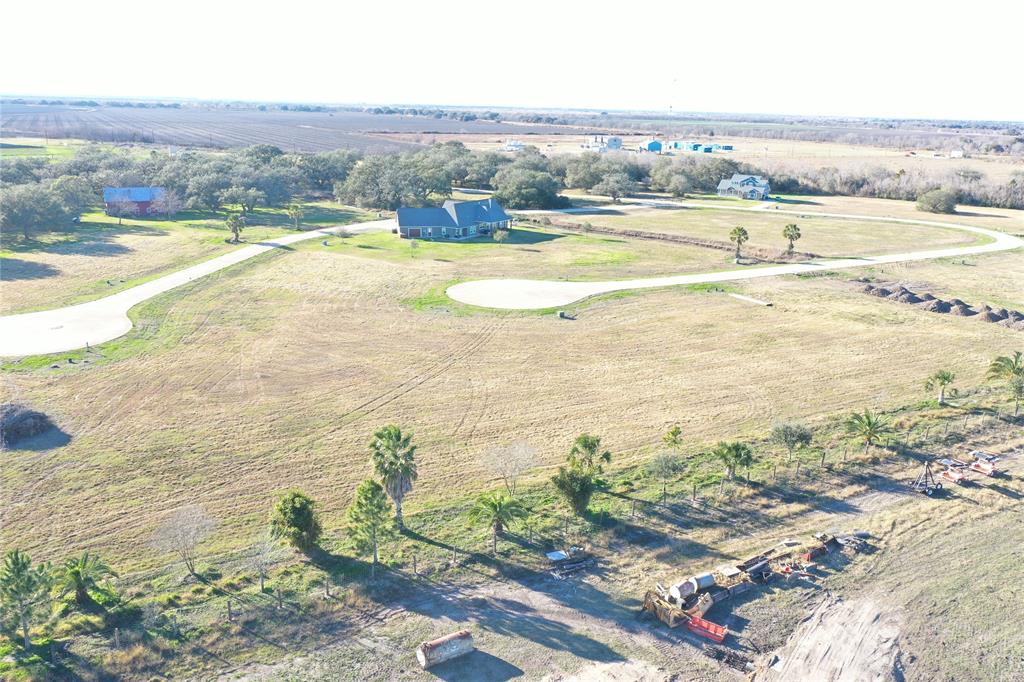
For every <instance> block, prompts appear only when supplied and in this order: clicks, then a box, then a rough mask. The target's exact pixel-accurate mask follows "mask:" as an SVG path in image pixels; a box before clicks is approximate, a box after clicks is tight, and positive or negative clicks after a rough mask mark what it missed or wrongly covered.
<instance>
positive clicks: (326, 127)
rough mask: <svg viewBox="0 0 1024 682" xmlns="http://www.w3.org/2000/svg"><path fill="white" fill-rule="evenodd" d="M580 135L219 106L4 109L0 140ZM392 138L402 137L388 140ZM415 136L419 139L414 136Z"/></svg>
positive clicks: (341, 144) (242, 142)
mask: <svg viewBox="0 0 1024 682" xmlns="http://www.w3.org/2000/svg"><path fill="white" fill-rule="evenodd" d="M563 131H566V132H575V133H582V132H584V131H583V130H582V129H580V128H562V127H558V126H550V125H530V124H516V123H507V122H494V121H483V120H476V121H456V120H452V119H443V118H442V119H435V118H430V117H427V116H400V115H391V114H379V115H378V114H370V113H364V112H360V111H340V110H339V111H323V112H305V111H278V110H273V111H259V110H257V109H252V108H246V109H231V108H227V107H217V108H215V107H202V106H195V107H182V108H180V109H175V108H148V107H147V108H133V107H110V106H101V107H72V106H57V105H34V104H5V105H4V109H3V116H2V119H0V134H2V135H3V136H4V137H14V136H30V137H46V138H77V139H83V140H94V141H99V142H115V143H116V142H132V143H151V144H171V145H180V146H196V147H214V148H224V149H226V148H232V147H247V146H249V145H254V144H272V145H275V146H277V147H280V148H281V149H283V150H285V151H289V152H292V151H294V152H315V151H325V150H330V149H340V148H350V149H359V150H362V151H364V152H389V151H402V150H408V149H416V148H418V147H420V146H421V144H429V142H430V136H431V135H432V134H437V133H448V134H471V133H476V134H495V135H508V136H511V135H527V134H556V133H559V132H563ZM394 133H404V134H406V137H405V139H402V140H393V139H388V137H387V135H389V134H394ZM421 135H422V136H423V138H422V139H421V137H420V136H421Z"/></svg>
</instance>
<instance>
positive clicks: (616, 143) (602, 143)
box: [583, 135, 622, 152]
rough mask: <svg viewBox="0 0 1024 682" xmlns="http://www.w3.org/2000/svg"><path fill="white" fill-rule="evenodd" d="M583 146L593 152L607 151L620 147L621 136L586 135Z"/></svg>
mask: <svg viewBox="0 0 1024 682" xmlns="http://www.w3.org/2000/svg"><path fill="white" fill-rule="evenodd" d="M583 148H584V149H589V150H590V151H594V152H609V151H617V150H619V149H622V138H621V137H619V136H618V135H610V136H607V137H606V136H604V135H588V136H587V139H586V140H584V142H583Z"/></svg>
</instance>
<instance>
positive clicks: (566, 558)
mask: <svg viewBox="0 0 1024 682" xmlns="http://www.w3.org/2000/svg"><path fill="white" fill-rule="evenodd" d="M547 557H548V561H550V562H551V570H550V571H549V572H550V573H551V575H552V576H553V577H555V578H558V579H559V580H563V579H565V578H568V577H569V576H571V575H574V574H576V573H579V572H580V571H582V570H583V569H585V568H587V567H589V566H592V565H594V563H595V561H596V559H595V558H594V556H593V555H592V554H590V552H587V551H585V550H583V549H582V548H580V547H570V548H569V550H568V551H562V550H558V551H555V552H548V553H547Z"/></svg>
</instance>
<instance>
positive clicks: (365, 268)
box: [0, 240, 1022, 570]
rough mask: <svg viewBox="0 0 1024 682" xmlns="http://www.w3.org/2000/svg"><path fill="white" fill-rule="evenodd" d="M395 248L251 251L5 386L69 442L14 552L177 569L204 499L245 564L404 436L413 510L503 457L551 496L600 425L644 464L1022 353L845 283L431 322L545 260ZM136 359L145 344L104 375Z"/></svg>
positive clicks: (986, 333) (26, 460)
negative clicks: (177, 538) (555, 476)
mask: <svg viewBox="0 0 1024 682" xmlns="http://www.w3.org/2000/svg"><path fill="white" fill-rule="evenodd" d="M335 241H339V240H335ZM340 241H344V240H340ZM549 243H557V240H551V241H550V242H549ZM467 246H472V245H467ZM522 246H524V247H529V248H534V247H536V246H537V244H532V245H530V244H524V245H522ZM402 248H407V245H403V246H402ZM380 251H381V250H375V249H360V248H359V246H358V245H357V244H351V245H347V246H344V247H338V246H333V245H332V246H329V247H323V248H309V249H299V250H297V251H295V252H289V253H283V252H282V253H275V254H272V255H269V256H267V257H265V258H260V259H256V260H254V261H250V262H248V263H246V264H243V265H241V266H239V267H236V268H232V269H229V270H227V271H224V272H221V273H218V274H216V275H214V276H211V277H210V278H205V279H203V280H200V281H197V282H195V283H193V284H191V285H189V286H187V287H183V288H181V289H179V290H176V291H173V292H169V293H167V294H165V295H163V296H161V297H159V298H157V299H154V300H153V301H151V302H148V303H146V304H144V305H142V306H139V307H138V308H137V309H136V310H134V311H133V316H134V317H135V320H136V323H137V327H136V329H135V330H134V331H133V332H131V333H130V334H129V336H128V337H126V339H125V340H122V341H114V342H111V344H108V345H106V346H101V347H100V348H99V353H98V354H92V355H90V356H89V357H90V359H91V361H92V362H91V363H90V364H88V365H85V364H82V363H81V362H79V363H76V364H75V365H68V364H67V363H63V365H62V368H61V369H50V368H49V367H48V365H44V366H43V367H42V368H40V369H37V370H32V371H12V372H9V373H8V380H9V387H10V390H11V391H13V392H14V393H15V394H16V395H18V396H19V400H22V401H25V402H27V403H28V404H30V405H31V406H32V407H34V408H35V409H39V410H42V411H44V412H46V413H48V414H50V415H52V417H53V419H54V420H55V421H56V422H57V423H58V424H59V425H60V427H61V428H62V429H63V430H64V431H65V432H66V433H67V435H68V438H70V442H68V443H67V444H66V445H64V446H63V447H58V448H56V449H52V450H40V451H36V450H8V451H7V452H6V453H5V454H4V466H3V467H2V468H0V490H2V491H3V492H2V495H3V500H2V502H3V503H2V504H0V509H2V510H3V511H2V512H0V544H3V546H19V547H22V548H25V549H28V550H31V551H32V552H33V556H34V557H37V558H40V559H47V558H52V559H58V558H61V557H63V556H65V555H67V554H68V553H71V552H74V551H77V550H80V549H86V548H89V549H99V550H102V552H103V554H104V556H105V557H107V558H109V559H110V560H111V561H112V562H114V563H115V564H116V565H118V567H119V568H121V569H122V570H130V569H136V568H142V567H147V566H149V567H152V566H158V565H161V564H162V563H163V562H165V561H166V560H168V557H165V556H160V555H158V554H156V553H155V552H154V551H153V550H152V549H150V548H149V547H148V545H147V543H146V541H145V540H146V538H147V537H148V536H149V534H150V533H151V532H152V530H153V528H154V527H155V526H156V525H157V524H158V523H159V522H160V521H161V519H162V518H164V515H165V514H166V513H167V512H168V511H170V510H172V509H174V508H176V507H178V506H180V505H182V504H187V503H191V502H195V503H199V504H202V505H203V506H205V507H206V508H207V509H208V510H209V511H210V512H211V513H212V514H213V515H214V516H216V517H217V518H218V519H219V520H220V526H219V528H218V531H217V533H216V536H215V537H214V539H213V540H212V541H211V543H210V545H209V546H208V547H207V549H208V550H209V551H221V550H228V549H238V548H241V547H243V546H246V545H248V544H250V543H251V542H252V541H253V540H254V538H256V537H257V536H258V534H259V533H260V532H261V531H262V529H263V527H264V526H265V521H266V515H267V510H268V509H269V506H270V504H271V502H272V500H273V498H274V496H275V495H276V494H278V493H279V492H281V491H282V490H284V489H287V488H291V487H299V488H302V489H304V490H306V491H307V492H309V493H310V494H311V495H313V496H314V497H315V498H316V499H317V500H318V501H319V502H320V504H321V508H322V512H323V514H324V517H325V526H326V527H327V529H328V531H329V532H330V533H332V534H335V533H337V532H339V529H340V528H341V527H342V525H343V519H344V509H345V507H346V505H347V504H348V503H349V501H350V500H351V497H352V494H353V491H354V489H355V487H356V485H357V484H358V483H359V482H360V481H361V480H363V479H364V478H366V477H368V476H369V475H370V473H371V470H370V466H369V463H368V455H367V444H368V442H369V440H370V438H371V435H372V433H373V431H374V430H375V429H376V428H378V427H380V426H381V425H383V424H386V423H398V424H401V425H402V426H403V428H405V429H409V430H410V431H412V432H414V433H415V434H416V442H417V443H418V444H419V446H420V449H419V453H418V460H419V463H420V475H419V479H418V481H417V483H416V487H415V489H414V491H413V493H412V495H411V497H410V498H409V499H408V501H407V507H408V508H409V510H410V511H411V512H415V510H417V509H421V508H423V506H425V505H436V504H439V503H441V502H443V500H444V499H447V498H448V497H449V496H451V495H454V494H462V493H465V494H471V493H473V492H475V491H478V490H481V489H487V488H491V487H493V486H495V485H497V482H496V481H495V480H494V477H493V475H492V474H490V473H489V472H487V471H485V470H484V469H483V468H482V467H481V466H480V465H479V464H478V462H477V458H478V456H479V455H480V454H481V453H482V452H485V451H486V450H488V449H489V448H492V447H494V446H495V445H499V444H503V443H508V442H511V441H515V440H520V439H525V440H527V441H529V442H530V443H531V444H533V445H534V446H535V447H536V448H538V450H539V452H540V454H541V456H542V458H543V461H544V464H545V466H544V467H542V468H541V469H539V470H538V471H536V472H535V474H534V476H535V477H536V478H537V479H538V480H540V479H541V478H542V477H544V476H547V475H549V474H550V471H551V467H553V466H555V465H556V464H557V463H558V462H559V461H561V460H562V459H563V458H564V456H565V453H566V451H567V450H568V448H569V445H570V443H571V441H572V439H573V437H574V436H575V435H577V434H579V433H580V432H583V431H589V432H594V433H598V434H600V435H602V436H603V437H604V439H605V444H606V445H607V446H608V447H609V448H610V449H611V450H612V452H614V453H615V457H616V461H617V462H635V461H638V460H639V459H641V458H643V457H647V456H649V454H650V453H651V452H652V451H653V450H654V448H656V447H657V444H658V439H659V437H660V434H661V433H663V432H664V431H665V429H666V428H667V427H668V426H670V425H671V424H673V423H676V422H678V423H680V424H681V425H682V426H683V430H684V433H685V434H686V438H687V439H688V442H690V443H695V444H699V443H711V442H714V441H715V440H718V439H722V438H743V437H744V436H751V435H761V434H763V433H764V432H765V431H766V430H767V429H769V428H770V426H771V425H772V424H773V423H774V422H775V421H777V420H780V419H790V418H801V419H808V420H812V421H813V420H816V419H819V418H822V417H824V416H826V415H831V414H835V413H841V412H844V411H847V410H853V409H859V408H863V407H873V408H880V409H884V408H886V407H891V406H896V405H905V404H910V403H915V402H917V401H919V400H921V399H923V398H925V397H927V395H926V392H924V391H923V389H922V382H923V380H924V378H925V377H926V376H928V375H929V374H930V373H932V372H934V371H935V369H936V368H939V367H944V368H948V369H950V370H952V371H954V372H956V374H957V380H958V385H961V386H970V385H973V384H977V383H980V382H982V380H983V374H984V370H985V367H986V366H987V363H988V361H989V360H990V359H991V358H992V357H993V356H994V355H997V354H1001V353H1006V352H1009V351H1012V350H1014V349H1015V348H1019V347H1020V341H1021V338H1022V337H1021V336H1020V333H1019V332H1014V331H1012V330H1009V329H1006V328H1004V327H1000V326H998V325H991V324H985V323H983V322H980V321H977V320H975V319H970V318H956V317H952V316H942V315H934V314H930V313H927V312H924V311H921V310H918V309H916V308H914V307H912V306H905V305H900V304H895V303H892V302H888V301H881V300H878V299H876V298H873V297H870V296H865V295H863V294H860V293H857V292H855V291H853V290H852V287H850V286H849V285H847V284H846V283H845V282H842V281H838V280H831V279H828V278H807V279H802V278H796V277H792V278H783V279H772V280H759V281H756V282H751V283H747V284H743V285H741V286H740V290H741V291H744V292H746V293H749V294H751V295H754V296H757V297H758V298H765V299H769V300H771V301H773V302H774V303H775V306H774V307H772V308H763V307H760V306H752V305H749V304H746V303H743V302H741V301H737V300H735V299H732V298H730V297H727V296H725V295H723V294H721V293H714V292H700V291H693V290H691V289H687V288H672V289H666V290H660V291H648V292H644V293H642V294H637V295H632V296H625V297H617V298H611V299H598V300H595V301H592V302H590V303H588V304H586V305H583V306H581V307H580V309H579V313H580V315H579V319H577V320H575V321H565V320H559V319H558V318H557V317H555V316H553V315H548V316H538V315H531V314H500V313H478V314H458V315H456V314H451V313H447V312H443V311H439V310H427V311H417V310H415V309H414V307H413V306H412V305H411V304H410V303H409V301H411V300H415V299H417V297H421V296H423V295H424V293H425V292H428V291H431V290H436V289H437V288H438V287H443V286H444V284H445V283H446V282H450V281H452V280H453V279H457V278H459V277H460V276H462V275H464V274H466V273H469V272H474V271H477V270H480V269H484V268H485V266H487V267H491V266H495V267H497V265H498V264H500V265H501V267H503V268H505V270H504V272H506V273H507V274H513V272H514V269H513V265H512V263H516V262H518V263H519V265H518V275H519V276H530V275H532V274H533V273H534V272H535V270H536V268H535V265H534V263H533V262H532V261H530V260H529V258H530V257H531V256H533V255H535V254H532V253H531V252H526V253H516V246H515V245H513V244H505V245H500V246H497V245H495V246H493V247H492V248H491V249H489V250H483V251H482V252H481V253H479V254H477V255H475V256H472V257H466V258H463V259H453V258H448V259H443V258H427V257H426V255H427V254H426V251H427V248H426V245H424V248H423V252H422V253H420V254H417V256H416V257H415V258H411V257H407V256H402V255H401V254H398V256H395V257H392V256H381V254H380ZM367 253H368V254H370V255H371V257H367V256H366V254H367ZM442 255H443V254H442ZM997 256H998V254H997ZM986 258H988V257H982V258H978V259H977V261H976V267H977V268H978V271H979V272H981V271H982V269H983V268H985V267H986V260H985V259H986ZM505 259H508V260H507V261H506V260H505ZM1000 267H1006V266H1005V265H1001V266H1000ZM118 344H134V345H135V348H136V352H134V353H129V354H126V355H125V356H123V357H122V358H121V359H118V360H111V361H108V362H104V361H103V354H104V353H107V354H110V355H115V354H116V353H114V352H113V351H112V349H114V348H116V347H117V345H118Z"/></svg>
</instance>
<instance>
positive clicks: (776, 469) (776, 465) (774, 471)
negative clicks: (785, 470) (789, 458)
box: [772, 462, 779, 483]
mask: <svg viewBox="0 0 1024 682" xmlns="http://www.w3.org/2000/svg"><path fill="white" fill-rule="evenodd" d="M778 472H779V463H778V462H775V463H774V464H772V483H775V477H776V474H778Z"/></svg>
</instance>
